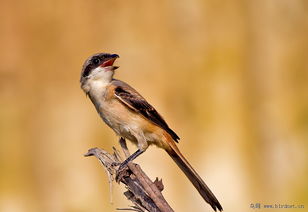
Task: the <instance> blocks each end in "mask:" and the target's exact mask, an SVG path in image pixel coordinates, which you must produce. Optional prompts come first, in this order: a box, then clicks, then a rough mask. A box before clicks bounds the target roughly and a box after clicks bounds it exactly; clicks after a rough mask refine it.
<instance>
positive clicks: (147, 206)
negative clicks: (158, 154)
mask: <svg viewBox="0 0 308 212" xmlns="http://www.w3.org/2000/svg"><path fill="white" fill-rule="evenodd" d="M120 144H121V148H122V150H123V152H124V154H125V156H126V157H128V156H129V155H130V153H129V151H128V149H127V146H126V142H125V140H124V139H120ZM85 156H95V157H96V158H97V159H98V160H99V161H100V162H101V164H102V165H103V167H104V168H105V170H106V173H107V175H108V179H109V185H110V192H112V182H113V181H114V180H115V179H117V180H118V183H119V184H121V183H122V184H124V185H125V187H126V189H127V191H126V192H124V195H125V196H126V198H127V199H128V200H130V201H131V202H132V203H133V204H134V206H131V207H130V208H126V209H118V210H133V211H140V212H143V211H150V212H173V209H172V208H171V207H170V206H169V204H168V202H167V201H166V200H165V198H164V197H163V195H162V193H161V191H162V190H163V189H164V186H163V183H162V180H158V178H156V180H155V181H154V182H152V181H151V179H150V178H149V177H148V176H147V175H146V174H145V173H144V172H143V171H142V169H141V168H140V166H139V165H138V164H135V163H128V165H127V167H126V168H125V169H123V170H121V171H120V172H119V173H118V169H117V168H118V166H119V164H120V163H121V162H123V159H122V157H121V156H120V153H119V152H118V151H117V150H116V149H115V148H114V152H113V154H110V153H108V152H106V151H105V150H103V149H100V148H92V149H90V150H89V151H88V153H86V154H85ZM111 196H112V194H111Z"/></svg>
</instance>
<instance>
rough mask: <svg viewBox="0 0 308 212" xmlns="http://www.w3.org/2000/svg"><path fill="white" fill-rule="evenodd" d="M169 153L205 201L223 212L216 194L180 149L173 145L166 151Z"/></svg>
mask: <svg viewBox="0 0 308 212" xmlns="http://www.w3.org/2000/svg"><path fill="white" fill-rule="evenodd" d="M166 151H167V153H168V154H169V155H170V156H171V158H172V159H173V160H174V161H175V163H176V164H177V165H178V166H179V167H180V169H181V170H182V171H183V172H184V173H185V175H186V176H187V178H188V179H189V180H190V182H191V183H192V184H193V185H194V186H195V188H196V189H197V190H198V192H199V193H200V195H201V196H202V197H203V199H204V200H205V201H206V202H207V203H209V204H210V205H211V206H212V208H213V209H214V210H215V211H216V209H218V210H219V211H222V210H223V209H222V207H221V205H220V203H219V202H218V200H217V199H216V197H215V196H214V194H213V193H212V192H211V190H210V189H209V187H207V185H206V184H205V182H204V181H203V180H202V179H201V177H200V176H199V175H198V173H197V172H196V171H195V170H194V169H193V168H192V167H191V165H190V164H189V163H188V161H187V160H186V159H185V157H184V156H183V155H182V154H181V152H180V151H179V149H178V148H177V147H176V146H175V145H172V146H171V149H168V150H166Z"/></svg>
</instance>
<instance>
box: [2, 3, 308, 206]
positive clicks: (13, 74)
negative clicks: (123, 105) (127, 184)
mask: <svg viewBox="0 0 308 212" xmlns="http://www.w3.org/2000/svg"><path fill="white" fill-rule="evenodd" d="M0 14H1V19H0V24H1V31H0V44H1V49H2V51H0V58H1V63H0V105H1V107H0V211H1V212H36V211H44V212H62V211H63V212H83V211H115V209H116V208H125V207H127V206H128V205H131V203H130V202H128V201H127V200H126V199H125V197H124V196H123V195H122V193H123V191H124V189H123V188H120V187H119V186H117V185H116V186H114V194H113V199H114V202H113V204H110V201H109V199H110V197H109V186H108V179H107V177H106V174H105V172H104V170H103V169H102V167H101V166H100V164H99V163H98V162H97V161H96V159H94V158H84V157H83V154H84V153H86V152H87V150H88V149H89V148H91V147H96V146H97V147H101V148H104V149H106V150H108V151H111V149H112V146H116V147H119V146H118V143H117V139H118V138H117V137H116V136H115V135H114V133H113V132H112V131H111V130H110V129H109V128H107V127H106V126H105V125H104V124H103V123H102V121H101V120H100V118H99V116H98V115H97V113H96V111H95V108H94V107H93V105H92V103H91V102H90V100H89V99H88V98H86V96H85V94H84V93H83V92H82V90H81V89H80V85H79V76H80V71H81V66H82V64H83V62H84V61H85V59H86V58H87V57H88V56H90V55H91V54H93V53H97V52H110V53H117V54H119V55H120V59H119V60H118V61H117V65H119V66H120V69H118V70H117V73H116V77H117V78H120V79H121V80H124V81H126V82H128V83H129V84H131V85H132V86H133V87H135V88H136V89H137V90H139V91H140V92H141V93H142V94H143V96H144V97H145V98H146V99H147V100H148V101H149V102H150V103H152V105H154V106H155V107H156V109H157V110H158V111H159V112H160V113H161V114H162V115H163V116H164V118H165V119H166V120H167V122H168V123H169V125H170V127H171V128H172V129H173V130H175V132H177V134H179V136H180V137H181V141H180V143H179V148H180V149H181V150H182V152H183V154H184V155H186V157H187V158H188V160H189V161H190V162H191V164H192V165H193V166H194V167H195V169H196V170H197V171H198V172H199V174H200V175H201V176H202V177H203V179H204V180H205V181H206V182H207V184H208V185H209V187H210V188H211V190H212V191H213V192H214V194H215V195H216V196H217V198H218V199H219V201H220V202H221V204H222V206H223V207H224V210H225V211H253V210H254V209H252V208H250V207H251V204H256V203H260V204H261V205H263V204H295V205H298V204H301V205H304V206H305V207H306V208H307V207H308V180H307V176H308V167H307V164H308V163H307V161H308V157H307V156H308V151H307V148H308V147H307V145H308V144H307V141H308V1H305V0H259V1H248V0H232V1H215V0H204V1H202V0H190V1H188V0H186V1H175V0H167V1H162V0H157V1H141V0H132V1H120V0H113V1H103V0H101V1H96V0H90V1H81V0H75V1H72V0H61V1H60V0H55V1H38V0H28V1H8V0H3V1H1V8H0ZM130 148H131V150H134V148H135V147H133V146H130ZM136 162H137V163H139V164H141V166H142V167H143V168H144V170H145V171H146V172H147V173H148V174H149V176H151V177H152V178H153V179H154V178H155V177H156V176H157V177H161V178H163V182H164V185H165V190H164V192H163V193H164V195H165V197H166V199H167V200H168V201H169V203H170V204H171V206H172V207H173V208H174V209H175V211H180V212H187V211H212V209H211V208H210V207H209V206H208V205H207V204H206V203H205V202H204V201H203V200H202V198H201V197H200V196H199V194H198V193H197V192H196V191H195V189H194V188H193V186H192V185H191V184H190V183H189V181H188V180H187V179H186V178H185V176H184V175H183V174H180V170H179V169H178V168H177V167H176V165H175V164H174V163H173V161H172V160H171V159H170V158H169V157H168V156H167V154H166V153H165V152H164V151H162V150H159V149H157V148H155V147H152V148H149V149H148V151H147V152H146V153H145V154H144V155H142V156H140V157H139V158H138V159H137V160H136ZM281 210H282V209H277V210H275V209H258V211H281ZM304 210H305V209H297V210H296V211H304ZM284 211H293V210H292V209H285V210H284Z"/></svg>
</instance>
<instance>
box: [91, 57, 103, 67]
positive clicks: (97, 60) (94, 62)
mask: <svg viewBox="0 0 308 212" xmlns="http://www.w3.org/2000/svg"><path fill="white" fill-rule="evenodd" d="M100 61H101V60H100V59H99V58H94V59H93V60H92V62H93V64H94V65H98V64H99V63H100Z"/></svg>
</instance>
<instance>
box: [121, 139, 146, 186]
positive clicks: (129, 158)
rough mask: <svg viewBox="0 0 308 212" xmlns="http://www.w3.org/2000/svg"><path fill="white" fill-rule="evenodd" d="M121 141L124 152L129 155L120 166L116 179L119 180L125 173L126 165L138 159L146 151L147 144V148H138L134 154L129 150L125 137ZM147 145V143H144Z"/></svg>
mask: <svg viewBox="0 0 308 212" xmlns="http://www.w3.org/2000/svg"><path fill="white" fill-rule="evenodd" d="M119 142H120V145H121V147H122V149H123V152H124V154H125V156H126V157H127V158H126V160H124V161H123V162H122V163H121V164H120V167H119V168H118V170H117V173H116V181H117V182H119V181H120V179H121V178H122V177H123V175H124V172H123V171H124V170H125V167H126V166H127V164H128V163H129V162H131V161H133V160H134V159H136V158H137V157H138V156H139V155H141V154H142V153H143V152H145V150H146V148H147V145H146V148H142V147H141V146H140V147H141V148H138V150H137V151H136V152H134V153H133V154H132V155H130V153H129V151H128V148H127V145H126V141H125V138H122V137H121V138H120V140H119ZM144 147H145V145H144Z"/></svg>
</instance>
